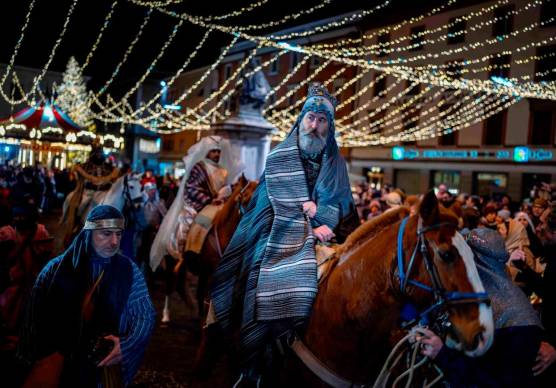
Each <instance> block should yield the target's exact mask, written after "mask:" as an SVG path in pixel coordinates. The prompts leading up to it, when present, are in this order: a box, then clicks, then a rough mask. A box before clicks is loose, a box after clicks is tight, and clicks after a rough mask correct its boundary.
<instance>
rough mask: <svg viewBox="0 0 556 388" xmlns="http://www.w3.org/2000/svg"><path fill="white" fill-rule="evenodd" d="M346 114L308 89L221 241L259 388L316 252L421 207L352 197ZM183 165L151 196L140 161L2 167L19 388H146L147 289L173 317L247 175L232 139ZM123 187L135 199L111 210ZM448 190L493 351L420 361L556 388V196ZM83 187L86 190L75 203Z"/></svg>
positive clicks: (3, 231) (384, 196) (0, 198)
mask: <svg viewBox="0 0 556 388" xmlns="http://www.w3.org/2000/svg"><path fill="white" fill-rule="evenodd" d="M334 111H335V100H334V99H333V97H332V96H330V95H329V94H328V93H327V91H326V90H325V89H324V88H323V87H322V86H318V85H317V86H315V87H314V88H312V89H311V90H310V95H309V97H308V99H307V101H306V103H305V105H304V108H303V111H302V114H301V115H300V118H299V120H298V121H297V123H296V125H295V126H294V128H293V130H292V132H291V134H290V136H289V137H288V138H287V139H286V140H284V142H283V143H281V144H280V145H278V146H277V147H276V148H275V149H274V150H273V151H272V152H271V153H270V155H269V157H268V160H267V162H266V166H265V173H264V174H263V176H262V177H261V181H260V182H259V183H258V187H257V189H256V191H255V192H254V194H253V197H252V200H251V201H250V202H249V204H248V205H247V206H245V207H243V205H239V213H241V217H242V218H241V221H239V220H238V221H237V222H238V223H239V224H238V226H237V229H236V231H235V233H234V234H233V236H231V238H230V239H229V240H227V241H225V244H226V245H221V244H222V242H223V241H222V239H219V238H218V234H217V232H215V235H216V242H214V243H213V245H214V246H215V247H214V249H215V250H216V251H218V253H219V257H220V264H219V265H218V267H217V268H216V269H215V273H214V279H213V281H214V283H213V287H212V292H210V295H205V297H206V299H207V300H209V301H210V304H209V307H208V316H207V318H206V322H207V324H209V323H214V322H215V321H216V322H218V323H219V324H221V325H222V327H228V328H229V327H231V326H233V325H234V324H239V325H240V326H241V332H240V338H239V342H240V345H239V348H240V350H241V352H242V353H240V354H242V356H247V357H246V359H251V361H249V362H246V363H245V364H244V365H243V367H244V372H245V374H242V376H251V377H252V378H253V379H254V381H255V382H257V384H258V383H259V382H260V377H258V374H257V373H258V372H257V367H258V366H257V365H255V364H257V362H255V363H253V362H252V360H253V359H254V358H253V355H254V354H255V355H256V354H259V355H260V354H261V349H262V348H263V347H264V344H265V341H268V338H271V337H272V338H273V337H277V336H281V335H283V333H285V332H289V331H291V330H299V329H300V328H302V327H303V324H304V322H306V319H307V318H308V317H309V315H310V313H311V307H312V303H313V301H314V299H315V297H316V294H317V291H318V283H317V279H316V268H315V265H316V264H315V262H316V258H315V256H316V254H315V250H316V246H317V245H320V244H326V245H330V244H331V243H342V242H343V241H344V239H345V238H346V237H347V236H348V235H349V234H350V233H351V232H352V231H353V230H354V229H355V228H356V227H357V226H359V225H360V224H362V223H365V222H366V221H368V220H373V219H375V218H377V217H379V216H381V215H382V214H384V213H388V212H390V211H392V210H395V209H398V208H400V207H407V208H409V209H410V211H411V213H413V214H417V211H418V206H419V203H420V199H421V198H420V197H419V196H415V195H407V194H406V193H405V192H404V190H403V188H394V187H391V186H389V185H384V186H383V187H382V188H381V189H380V190H376V189H373V188H370V187H369V186H368V185H367V184H358V185H355V186H351V187H350V184H349V181H348V174H347V168H346V164H345V162H344V161H343V159H342V158H341V157H340V156H339V151H338V146H337V144H336V140H335V138H334ZM184 160H185V165H186V173H185V176H184V177H183V179H182V180H181V182H179V181H177V180H174V179H173V178H172V177H171V176H170V175H169V174H165V175H163V176H157V175H155V174H154V173H153V171H150V170H147V171H146V172H144V173H142V175H141V176H140V177H139V178H138V183H139V185H140V187H139V188H133V187H132V185H133V179H132V178H131V177H132V176H133V174H132V173H131V172H130V171H129V168H128V167H125V166H124V167H123V168H121V169H117V168H116V167H115V166H112V165H110V164H109V163H107V162H106V160H105V158H104V157H103V155H102V152H101V150H99V149H94V150H93V152H92V153H91V158H90V160H89V161H87V162H86V163H84V164H82V165H80V166H77V167H76V168H74V169H72V170H71V171H68V170H63V171H59V170H56V169H53V170H49V169H47V168H45V167H43V166H41V165H40V164H37V165H36V166H34V167H24V168H21V167H14V166H12V165H4V166H0V252H2V253H3V255H2V257H1V259H0V357H1V358H0V362H1V363H2V364H3V365H7V366H8V365H9V366H10V368H11V370H12V372H13V373H12V374H11V376H12V377H13V378H12V379H11V380H10V379H8V383H11V384H13V385H14V386H17V385H18V384H22V383H24V384H26V386H35V385H39V384H43V385H44V384H45V379H51V380H49V381H57V382H59V383H60V384H61V385H66V386H99V384H100V385H102V386H115V385H113V384H114V382H115V381H119V383H120V384H123V385H128V384H130V383H131V382H132V380H133V377H134V375H135V373H136V372H137V370H138V368H139V365H140V363H141V359H142V356H143V354H144V352H145V349H146V346H147V344H148V342H149V338H150V335H151V332H152V330H153V328H154V324H155V320H156V318H155V310H154V307H153V304H152V302H151V299H150V297H149V293H148V286H147V285H150V284H152V281H153V278H152V274H153V271H156V269H157V267H159V265H161V264H164V265H163V267H164V269H163V271H164V274H165V280H166V283H167V284H166V294H167V296H166V300H165V303H164V309H163V311H162V318H161V320H162V322H163V323H167V322H168V321H169V320H170V314H169V294H170V293H171V292H172V291H173V289H175V288H176V287H178V288H179V284H176V282H175V279H174V280H172V279H173V276H175V274H176V273H177V274H181V275H183V271H184V270H185V269H184V268H185V266H182V265H181V264H182V263H183V261H184V260H185V256H184V255H185V254H186V253H188V254H189V253H191V254H200V249H201V247H202V244H203V242H204V239H205V238H206V237H207V234H208V230H210V225H211V222H212V221H213V220H214V218H215V214H216V213H217V211H218V210H220V209H222V207H223V206H224V203H225V202H226V201H227V200H228V199H229V198H230V196H231V195H232V192H233V186H232V184H233V183H234V182H237V179H238V176H239V175H238V174H240V173H241V166H240V165H239V164H238V162H237V160H236V158H234V157H233V155H232V154H231V151H230V148H229V147H228V146H227V143H226V142H225V141H224V140H223V139H222V138H220V137H218V136H208V137H205V138H203V139H202V140H201V141H200V142H199V143H197V144H196V145H195V146H193V147H192V148H191V149H190V150H189V151H188V154H187V155H186V157H185V159H184ZM284 160H287V161H288V163H284ZM121 177H125V178H126V179H125V183H123V188H122V190H123V191H122V192H121V193H120V194H121V195H119V196H120V197H122V198H123V202H122V204H121V205H118V206H117V205H114V204H110V203H105V202H103V201H101V200H100V197H101V194H102V195H107V193H108V192H109V190H110V189H111V188H113V187H115V186H116V185H117V183H116V182H118V180H119V179H122V178H121ZM130 182H132V183H130ZM245 188H246V186H244V187H240V189H241V190H240V193H243V190H245ZM133 190H136V191H139V192H140V196H139V197H137V198H135V197H133V196H132V192H133ZM435 191H436V198H437V200H438V202H439V203H440V204H441V205H442V206H443V207H444V208H446V209H449V210H450V211H451V212H453V214H455V215H457V217H458V219H459V231H460V233H461V234H462V235H463V236H464V237H465V238H466V241H467V243H468V245H469V246H470V248H471V249H472V251H473V253H474V256H475V261H476V264H477V268H478V270H479V275H480V277H481V280H482V281H483V283H484V285H485V288H486V290H487V293H488V295H489V297H490V298H491V303H492V309H493V311H494V325H495V334H494V338H495V340H494V341H495V342H494V344H495V345H494V346H493V347H492V348H491V350H489V352H488V353H487V354H486V355H485V356H484V357H480V360H479V361H476V360H471V359H470V358H467V357H465V356H464V355H463V354H462V353H461V352H457V351H455V350H453V349H449V348H448V347H447V346H444V343H443V340H442V338H440V337H439V336H438V333H434V332H433V331H431V330H427V329H425V330H424V331H422V332H421V335H420V336H418V337H416V338H415V340H416V341H419V342H420V346H421V353H422V354H423V355H426V356H428V357H429V358H431V359H433V360H434V361H435V363H436V364H437V365H438V366H439V367H440V368H441V369H442V371H443V372H444V375H445V378H446V380H447V381H448V382H449V384H450V386H463V387H467V386H524V385H529V384H531V386H534V385H535V384H537V385H542V386H550V384H551V383H553V381H555V380H554V379H555V378H556V376H555V371H554V370H555V364H556V350H555V347H556V315H555V312H556V306H555V305H554V300H555V299H554V298H555V296H556V289H555V287H556V279H554V276H555V271H556V269H555V264H554V260H556V186H555V185H551V184H548V183H543V184H540V185H539V186H535V187H533V188H532V190H531V195H530V197H529V198H526V199H525V200H523V201H522V202H521V203H516V202H514V201H512V199H511V198H510V197H509V196H508V195H505V194H504V195H497V196H492V197H489V196H477V195H472V194H465V193H460V194H458V195H454V194H452V193H451V192H450V191H449V190H448V187H447V185H445V184H441V185H439V186H438V187H437V188H435ZM71 192H73V193H75V192H78V193H79V195H78V196H75V195H74V198H68V197H71V195H69V193H71ZM433 198H434V197H433ZM64 200H66V204H64V217H66V218H65V219H64V220H66V221H64V223H63V226H64V228H65V229H66V232H67V234H66V235H64V252H63V253H61V254H60V252H57V251H56V249H55V244H54V235H55V234H56V233H55V232H57V231H48V230H47V228H46V227H45V225H43V224H41V223H40V221H41V219H42V218H41V217H45V216H48V215H49V213H51V212H53V211H54V210H55V209H57V208H58V209H59V208H61V207H62V205H63V203H64ZM300 201H301V202H300ZM298 202H299V203H300V204H301V205H300V206H299V207H296V206H291V205H289V204H290V203H296V204H297V203H298ZM85 208H87V209H89V210H87V211H86V212H84V211H83V209H85ZM56 214H57V213H56ZM68 214H69V215H70V217H71V227H69V223H68V222H67V220H68V218H67V217H68ZM193 224H195V225H196V226H195V227H193V226H192V225H193ZM193 237H194V238H193ZM122 252H123V253H125V255H124V254H122ZM292 271H293V272H292ZM284 290H285V291H284ZM178 291H179V290H178ZM181 291H183V290H181ZM237 309H239V312H240V314H238V310H237ZM234 317H235V318H237V317H241V318H240V319H236V320H234V319H233V318H234ZM257 317H263V318H262V319H259V318H257ZM236 321H237V322H236ZM240 321H241V322H240ZM263 351H264V350H263ZM508 356H515V359H513V360H507V357H508ZM242 373H243V372H242ZM45 376H46V377H45ZM534 376H538V379H534ZM8 386H9V385H8Z"/></svg>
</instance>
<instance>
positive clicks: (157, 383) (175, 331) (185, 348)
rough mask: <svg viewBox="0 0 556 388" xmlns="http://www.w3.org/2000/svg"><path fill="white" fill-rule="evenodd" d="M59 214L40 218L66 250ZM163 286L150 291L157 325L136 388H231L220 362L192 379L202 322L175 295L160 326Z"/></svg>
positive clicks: (193, 281) (157, 284) (191, 279)
mask: <svg viewBox="0 0 556 388" xmlns="http://www.w3.org/2000/svg"><path fill="white" fill-rule="evenodd" d="M59 218H60V212H59V211H57V212H56V211H55V212H53V213H51V214H49V215H48V216H44V217H41V220H40V222H41V223H44V224H45V226H46V227H47V229H48V230H49V231H50V233H52V234H54V236H55V241H56V250H57V252H58V253H59V252H61V251H62V250H63V247H62V243H61V236H60V228H59V224H58V220H59ZM188 283H189V285H190V288H191V289H190V291H191V295H193V290H194V288H195V285H196V279H195V277H194V276H190V277H188ZM163 289H164V288H163V284H162V283H161V282H160V281H158V280H157V281H155V284H154V287H153V288H152V289H151V290H150V294H151V298H152V300H153V302H154V305H155V308H156V312H157V323H156V327H155V330H154V333H153V336H152V337H151V341H150V343H149V346H148V348H147V351H146V354H145V359H144V361H143V364H142V366H141V368H140V370H139V372H138V374H137V376H136V377H135V380H134V382H133V386H134V387H137V388H139V387H153V388H158V387H195V388H209V387H210V388H214V387H230V386H231V385H232V384H230V379H229V377H228V374H227V367H226V364H225V361H223V360H222V361H220V363H219V364H217V365H216V366H215V368H214V370H213V372H212V375H211V376H210V377H209V378H206V379H204V380H202V381H199V380H198V379H195V378H194V376H193V364H194V361H195V354H196V352H197V347H198V345H199V341H200V336H201V332H200V321H199V319H198V318H197V313H196V306H195V305H194V302H191V303H190V304H189V305H186V304H185V303H184V302H183V301H182V300H181V299H180V298H179V297H178V296H177V294H174V295H173V296H172V299H171V310H172V322H171V323H170V324H169V325H167V326H163V325H161V324H160V319H161V317H162V308H163V305H164V293H163Z"/></svg>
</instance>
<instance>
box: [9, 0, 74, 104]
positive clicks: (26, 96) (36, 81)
mask: <svg viewBox="0 0 556 388" xmlns="http://www.w3.org/2000/svg"><path fill="white" fill-rule="evenodd" d="M78 1H79V0H73V2H72V3H71V6H70V8H69V11H68V14H67V15H66V19H65V21H64V25H63V27H62V31H61V32H60V35H59V37H58V39H56V42H55V43H54V46H53V48H52V50H51V52H50V55H49V57H48V60H47V62H46V64H45V65H44V67H43V69H42V71H41V73H40V74H39V75H38V76H37V77H35V78H34V80H33V85H32V87H31V89H30V90H29V92H28V93H25V94H24V95H23V96H22V97H21V98H20V99H12V98H10V97H9V96H7V95H6V93H4V88H2V87H0V94H2V97H4V99H5V100H6V102H8V103H9V104H11V105H17V104H21V103H23V102H29V101H28V99H29V96H30V95H31V94H32V93H33V92H34V91H35V90H36V88H37V86H38V84H39V82H40V81H41V80H42V79H43V78H44V75H45V74H46V71H47V70H48V68H49V67H50V64H51V63H52V60H53V59H54V55H56V51H57V50H58V46H60V43H61V42H62V39H63V38H64V35H65V34H66V31H67V27H68V24H69V21H70V18H71V15H72V14H73V11H74V10H75V6H76V5H77V2H78ZM30 11H31V10H29V13H30ZM19 43H20V42H19V41H18V44H19Z"/></svg>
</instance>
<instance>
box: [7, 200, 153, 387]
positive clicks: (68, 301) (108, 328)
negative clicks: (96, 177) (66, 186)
mask: <svg viewBox="0 0 556 388" xmlns="http://www.w3.org/2000/svg"><path fill="white" fill-rule="evenodd" d="M123 228H124V217H123V215H122V213H121V212H120V211H119V210H118V209H116V208H115V207H112V206H109V205H99V206H96V207H95V208H93V210H91V212H90V213H89V215H88V217H87V219H86V222H85V226H84V227H83V230H82V231H81V232H80V233H79V234H78V235H77V236H76V237H75V239H74V240H73V243H72V244H71V245H70V247H69V248H68V249H67V250H66V252H64V253H63V254H62V255H60V256H58V257H57V258H55V259H52V260H51V261H50V262H49V263H48V264H47V265H46V266H45V268H44V269H43V270H42V271H41V273H40V274H39V276H38V278H37V281H36V282H35V285H34V287H33V290H32V294H31V299H30V303H29V305H28V308H27V313H26V317H25V322H24V325H23V331H22V336H21V341H20V347H19V350H18V354H19V357H20V358H21V359H22V360H24V361H26V362H27V363H28V364H29V365H31V366H32V370H31V373H30V375H29V377H28V380H27V384H30V385H29V386H32V384H34V383H36V382H37V380H36V379H43V380H42V382H43V383H44V376H41V375H44V373H43V370H48V371H50V374H52V379H54V380H56V379H58V378H59V379H60V380H59V384H58V385H59V386H68V387H99V386H122V385H128V384H129V383H130V382H131V380H132V379H133V376H134V375H135V373H136V372H137V370H138V368H139V364H140V362H141V359H142V357H143V354H144V352H145V348H146V345H147V343H148V341H149V338H150V335H151V332H152V329H153V326H154V322H155V311H154V308H153V305H152V302H151V300H150V297H149V294H148V291H147V287H146V284H145V280H144V278H143V275H142V273H141V272H140V271H139V269H138V268H137V266H136V265H135V264H134V263H133V262H132V261H131V260H130V259H129V258H127V257H125V256H122V255H120V254H119V253H118V251H119V247H120V239H121V235H122V230H123ZM56 371H58V372H59V373H55V372H56ZM57 375H58V376H57ZM50 383H53V384H55V383H56V382H54V381H50Z"/></svg>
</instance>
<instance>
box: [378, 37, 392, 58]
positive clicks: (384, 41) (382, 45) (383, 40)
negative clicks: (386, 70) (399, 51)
mask: <svg viewBox="0 0 556 388" xmlns="http://www.w3.org/2000/svg"><path fill="white" fill-rule="evenodd" d="M388 42H390V33H389V32H386V33H383V34H380V35H379V36H378V37H377V44H378V45H379V49H378V50H379V51H378V54H377V57H385V56H386V55H388V53H387V52H386V51H385V50H384V49H386V48H388Z"/></svg>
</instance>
